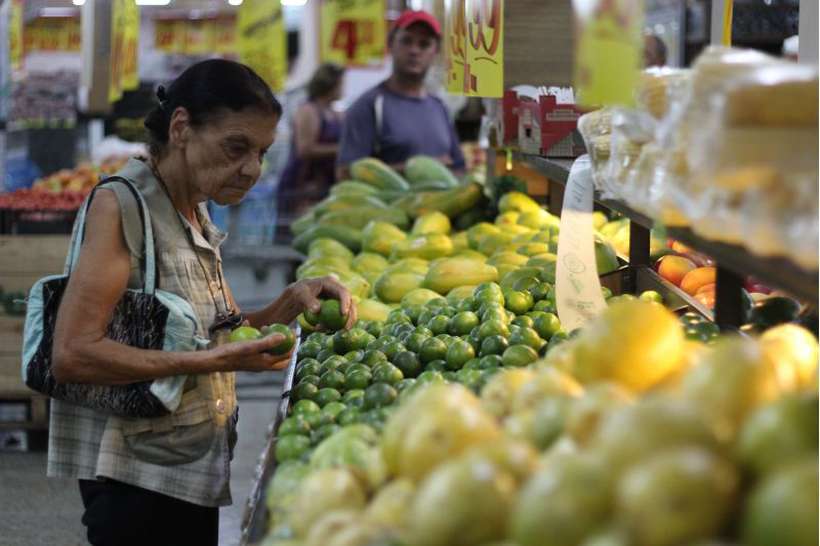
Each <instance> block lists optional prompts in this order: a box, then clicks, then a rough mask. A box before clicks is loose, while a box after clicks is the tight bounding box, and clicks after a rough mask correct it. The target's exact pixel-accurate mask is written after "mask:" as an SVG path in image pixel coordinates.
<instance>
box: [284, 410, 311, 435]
mask: <svg viewBox="0 0 820 546" xmlns="http://www.w3.org/2000/svg"><path fill="white" fill-rule="evenodd" d="M276 434H278V435H279V436H287V435H289V434H310V425H309V424H308V422H307V420H306V419H305V417H304V416H303V415H298V414H295V415H291V416H290V417H285V418H284V419H283V420H282V424H281V425H279V430H277V431H276Z"/></svg>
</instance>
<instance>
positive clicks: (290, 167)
mask: <svg viewBox="0 0 820 546" xmlns="http://www.w3.org/2000/svg"><path fill="white" fill-rule="evenodd" d="M307 104H309V105H310V106H311V107H312V108H314V109H315V110H316V113H317V114H318V115H319V119H320V126H319V138H318V140H317V142H318V143H319V144H336V143H338V142H339V137H340V136H341V133H342V122H341V120H340V119H339V118H338V117H337V116H327V115H325V113H324V112H322V109H321V108H320V107H319V105H318V104H316V103H315V102H308V103H307ZM335 182H336V158H335V157H326V158H323V159H303V158H301V157H299V154H298V152H297V150H296V130H295V128H294V134H293V138H292V139H291V146H290V156H289V158H288V163H287V165H286V166H285V169H284V170H283V171H282V176H281V178H280V182H279V192H295V191H296V192H300V191H303V190H305V189H307V190H308V191H313V192H318V193H319V194H322V193H326V192H327V191H328V190H329V189H330V187H331V186H332V185H333V184H334V183H335ZM305 184H308V185H309V186H310V187H309V188H304V187H303V185H305Z"/></svg>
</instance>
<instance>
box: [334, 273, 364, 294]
mask: <svg viewBox="0 0 820 546" xmlns="http://www.w3.org/2000/svg"><path fill="white" fill-rule="evenodd" d="M333 273H334V275H336V277H337V278H338V279H339V282H340V283H342V284H343V285H344V286H345V287H346V288H347V289H348V290H349V291H350V293H351V294H352V295H354V296H359V297H360V298H366V297H368V296H370V289H371V285H370V283H369V282H368V281H367V279H365V278H364V277H362V276H361V275H359V274H358V273H356V272H354V271H334V272H333Z"/></svg>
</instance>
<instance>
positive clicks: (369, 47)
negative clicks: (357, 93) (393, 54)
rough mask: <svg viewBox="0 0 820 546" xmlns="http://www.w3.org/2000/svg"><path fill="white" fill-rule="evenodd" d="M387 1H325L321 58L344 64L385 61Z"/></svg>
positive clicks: (366, 63) (322, 15)
mask: <svg viewBox="0 0 820 546" xmlns="http://www.w3.org/2000/svg"><path fill="white" fill-rule="evenodd" d="M384 12H385V1H384V0H324V1H323V2H322V5H321V11H320V26H321V57H322V61H324V62H332V63H336V64H340V65H343V66H379V65H381V64H382V63H383V62H384V56H385V44H386V29H385V26H386V25H385V20H384Z"/></svg>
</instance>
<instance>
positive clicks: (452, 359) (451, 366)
mask: <svg viewBox="0 0 820 546" xmlns="http://www.w3.org/2000/svg"><path fill="white" fill-rule="evenodd" d="M471 358H475V350H474V349H473V346H472V345H470V344H469V343H467V342H466V341H463V340H460V339H459V340H458V341H454V342H453V344H452V345H450V348H449V349H447V356H446V360H447V369H448V370H460V369H461V367H462V366H464V364H466V363H467V361H468V360H470V359H471Z"/></svg>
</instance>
